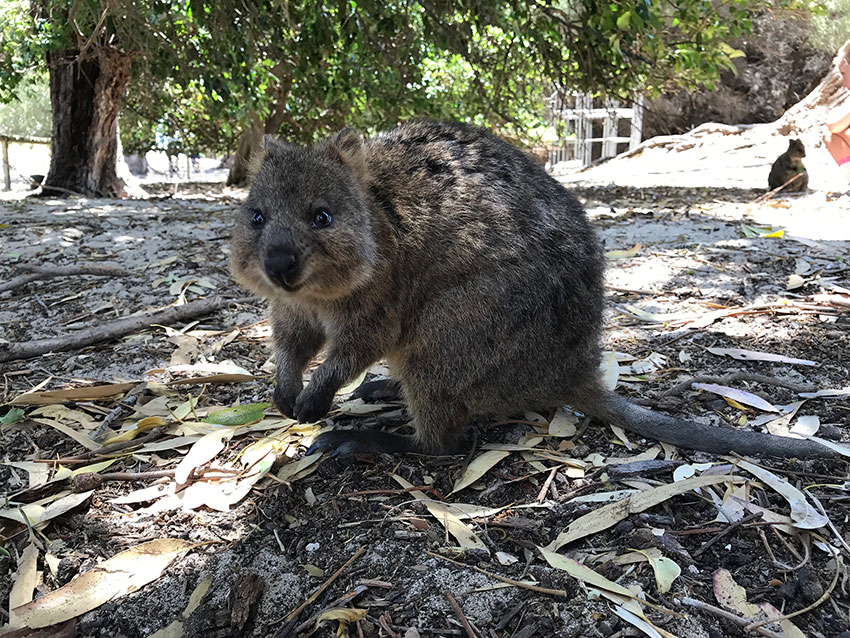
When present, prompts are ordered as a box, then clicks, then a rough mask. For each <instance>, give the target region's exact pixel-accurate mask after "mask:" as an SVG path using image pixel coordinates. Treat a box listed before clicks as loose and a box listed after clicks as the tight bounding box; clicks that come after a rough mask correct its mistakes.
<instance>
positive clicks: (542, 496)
mask: <svg viewBox="0 0 850 638" xmlns="http://www.w3.org/2000/svg"><path fill="white" fill-rule="evenodd" d="M557 473H558V466H557V465H556V466H555V467H553V468H552V471H551V472H549V476H547V477H546V481H545V482H544V483H543V487H541V488H540V493H539V494H538V495H537V502H538V503H542V502H543V501H545V500H546V492H548V491H549V486H550V485H552V480H553V479H554V478H555V474H557Z"/></svg>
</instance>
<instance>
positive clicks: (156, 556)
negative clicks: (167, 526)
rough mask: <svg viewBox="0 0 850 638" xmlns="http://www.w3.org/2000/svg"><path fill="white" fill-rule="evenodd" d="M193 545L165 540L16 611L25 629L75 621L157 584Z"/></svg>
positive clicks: (128, 552)
mask: <svg viewBox="0 0 850 638" xmlns="http://www.w3.org/2000/svg"><path fill="white" fill-rule="evenodd" d="M193 545H194V544H193V543H190V542H189V541H184V540H180V539H177V538H163V539H159V540H155V541H150V542H147V543H142V544H141V545H137V546H136V547H132V548H130V549H128V550H125V551H123V552H120V553H119V554H116V555H115V556H113V557H112V558H110V559H108V560H105V561H104V562H102V563H101V564H100V565H98V566H97V567H95V568H93V569H90V570H89V571H87V572H85V573H83V574H80V575H79V576H77V577H76V578H74V579H73V580H72V581H71V582H70V583H68V584H67V585H64V586H63V587H60V588H59V589H56V590H54V591H52V592H49V593H47V594H45V595H44V596H42V597H41V598H38V599H36V600H34V601H32V602H30V603H27V604H25V605H21V606H19V607H16V608H15V610H14V613H15V614H16V615H17V618H18V619H19V622H20V623H21V625H22V626H25V627H30V628H32V629H37V628H39V627H47V626H49V625H54V624H56V623H61V622H65V621H66V620H69V619H71V618H76V617H77V616H79V615H80V614H84V613H86V612H87V611H91V610H92V609H96V608H97V607H99V606H100V605H102V604H103V603H105V602H108V601H110V600H114V599H115V598H119V597H121V596H124V595H125V594H128V593H130V592H133V591H136V590H137V589H139V588H140V587H142V586H143V585H146V584H147V583H149V582H151V581H153V580H155V579H156V578H158V577H159V576H160V574H162V572H163V571H165V569H166V568H167V567H168V566H169V565H170V564H171V563H172V562H173V561H174V559H175V558H177V557H178V556H180V555H181V554H184V553H185V552H187V551H189V549H191V548H192V547H193Z"/></svg>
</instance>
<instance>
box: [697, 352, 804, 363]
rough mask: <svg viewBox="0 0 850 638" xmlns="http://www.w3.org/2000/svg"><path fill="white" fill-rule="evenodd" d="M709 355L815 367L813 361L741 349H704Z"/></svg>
mask: <svg viewBox="0 0 850 638" xmlns="http://www.w3.org/2000/svg"><path fill="white" fill-rule="evenodd" d="M706 350H708V351H709V352H710V353H711V354H716V355H719V356H723V355H726V356H729V357H732V358H733V359H738V360H740V361H774V362H777V363H790V364H793V365H801V366H816V365H818V364H817V362H815V361H809V360H808V359H794V358H792V357H785V356H783V355H781V354H772V353H770V352H760V351H758V350H742V349H741V348H706Z"/></svg>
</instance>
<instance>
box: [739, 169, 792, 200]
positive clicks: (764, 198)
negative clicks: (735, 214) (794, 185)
mask: <svg viewBox="0 0 850 638" xmlns="http://www.w3.org/2000/svg"><path fill="white" fill-rule="evenodd" d="M802 175H803V173H796V174H795V175H793V176H792V177H791V178H790V179H788V181H786V182H785V183H784V184H782V186H777V187H776V188H774V189H773V190H772V191H768V192H767V193H765V194H764V195H759V196H758V197H756V198H755V199H754V200H753V201H751V202H750V204H759V203H761V202H763V201H765V200H768V199H771V198H772V197H773V196H774V195H775V194H776V193H778V192H779V191H781V190H782V189H783V188H785V187H786V186H788V184H790V183H791V182H795V181H797V180H798V179H800V177H801V176H802Z"/></svg>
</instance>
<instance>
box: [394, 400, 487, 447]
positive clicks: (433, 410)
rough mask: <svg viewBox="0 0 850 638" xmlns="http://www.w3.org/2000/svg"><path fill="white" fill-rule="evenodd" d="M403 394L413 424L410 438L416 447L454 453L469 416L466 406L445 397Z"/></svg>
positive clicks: (459, 444) (459, 445)
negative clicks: (414, 431)
mask: <svg viewBox="0 0 850 638" xmlns="http://www.w3.org/2000/svg"><path fill="white" fill-rule="evenodd" d="M407 394H408V395H409V393H407ZM406 398H407V409H408V412H410V415H411V416H412V417H413V425H414V427H415V428H416V433H415V434H414V438H415V440H416V447H417V449H418V451H420V452H422V453H424V454H435V455H438V454H458V453H459V452H460V451H461V449H460V448H461V430H462V429H463V428H464V427H465V426H466V425H468V424H469V421H470V418H471V417H470V414H469V411H468V410H467V409H466V407H465V406H464V405H462V404H460V403H458V402H454V401H452V400H451V399H448V398H446V397H422V396H415V397H412V396H407V397H406Z"/></svg>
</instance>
